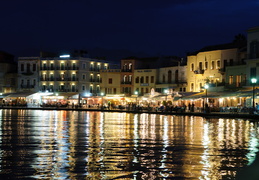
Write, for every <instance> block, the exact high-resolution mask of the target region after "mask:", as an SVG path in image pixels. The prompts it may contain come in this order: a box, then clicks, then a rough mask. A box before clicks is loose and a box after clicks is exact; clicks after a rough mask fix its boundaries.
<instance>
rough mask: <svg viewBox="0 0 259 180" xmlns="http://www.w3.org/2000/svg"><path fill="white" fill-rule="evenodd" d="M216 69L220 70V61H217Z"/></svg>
mask: <svg viewBox="0 0 259 180" xmlns="http://www.w3.org/2000/svg"><path fill="white" fill-rule="evenodd" d="M217 69H220V61H217Z"/></svg>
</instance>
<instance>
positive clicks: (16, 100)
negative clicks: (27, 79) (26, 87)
mask: <svg viewBox="0 0 259 180" xmlns="http://www.w3.org/2000/svg"><path fill="white" fill-rule="evenodd" d="M33 94H34V93H32V92H21V93H9V94H8V95H7V94H6V95H3V104H5V105H12V106H14V105H15V106H16V105H27V103H28V102H30V99H31V98H30V96H31V95H33Z"/></svg>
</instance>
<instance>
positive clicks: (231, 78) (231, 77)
mask: <svg viewBox="0 0 259 180" xmlns="http://www.w3.org/2000/svg"><path fill="white" fill-rule="evenodd" d="M229 84H230V85H231V84H233V76H232V75H231V76H229Z"/></svg>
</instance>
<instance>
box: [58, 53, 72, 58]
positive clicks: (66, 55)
mask: <svg viewBox="0 0 259 180" xmlns="http://www.w3.org/2000/svg"><path fill="white" fill-rule="evenodd" d="M59 57H60V58H70V55H69V54H64V55H60V56H59Z"/></svg>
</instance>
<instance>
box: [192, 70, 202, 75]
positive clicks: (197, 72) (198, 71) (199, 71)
mask: <svg viewBox="0 0 259 180" xmlns="http://www.w3.org/2000/svg"><path fill="white" fill-rule="evenodd" d="M193 72H194V74H204V69H197V70H195V71H193Z"/></svg>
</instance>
